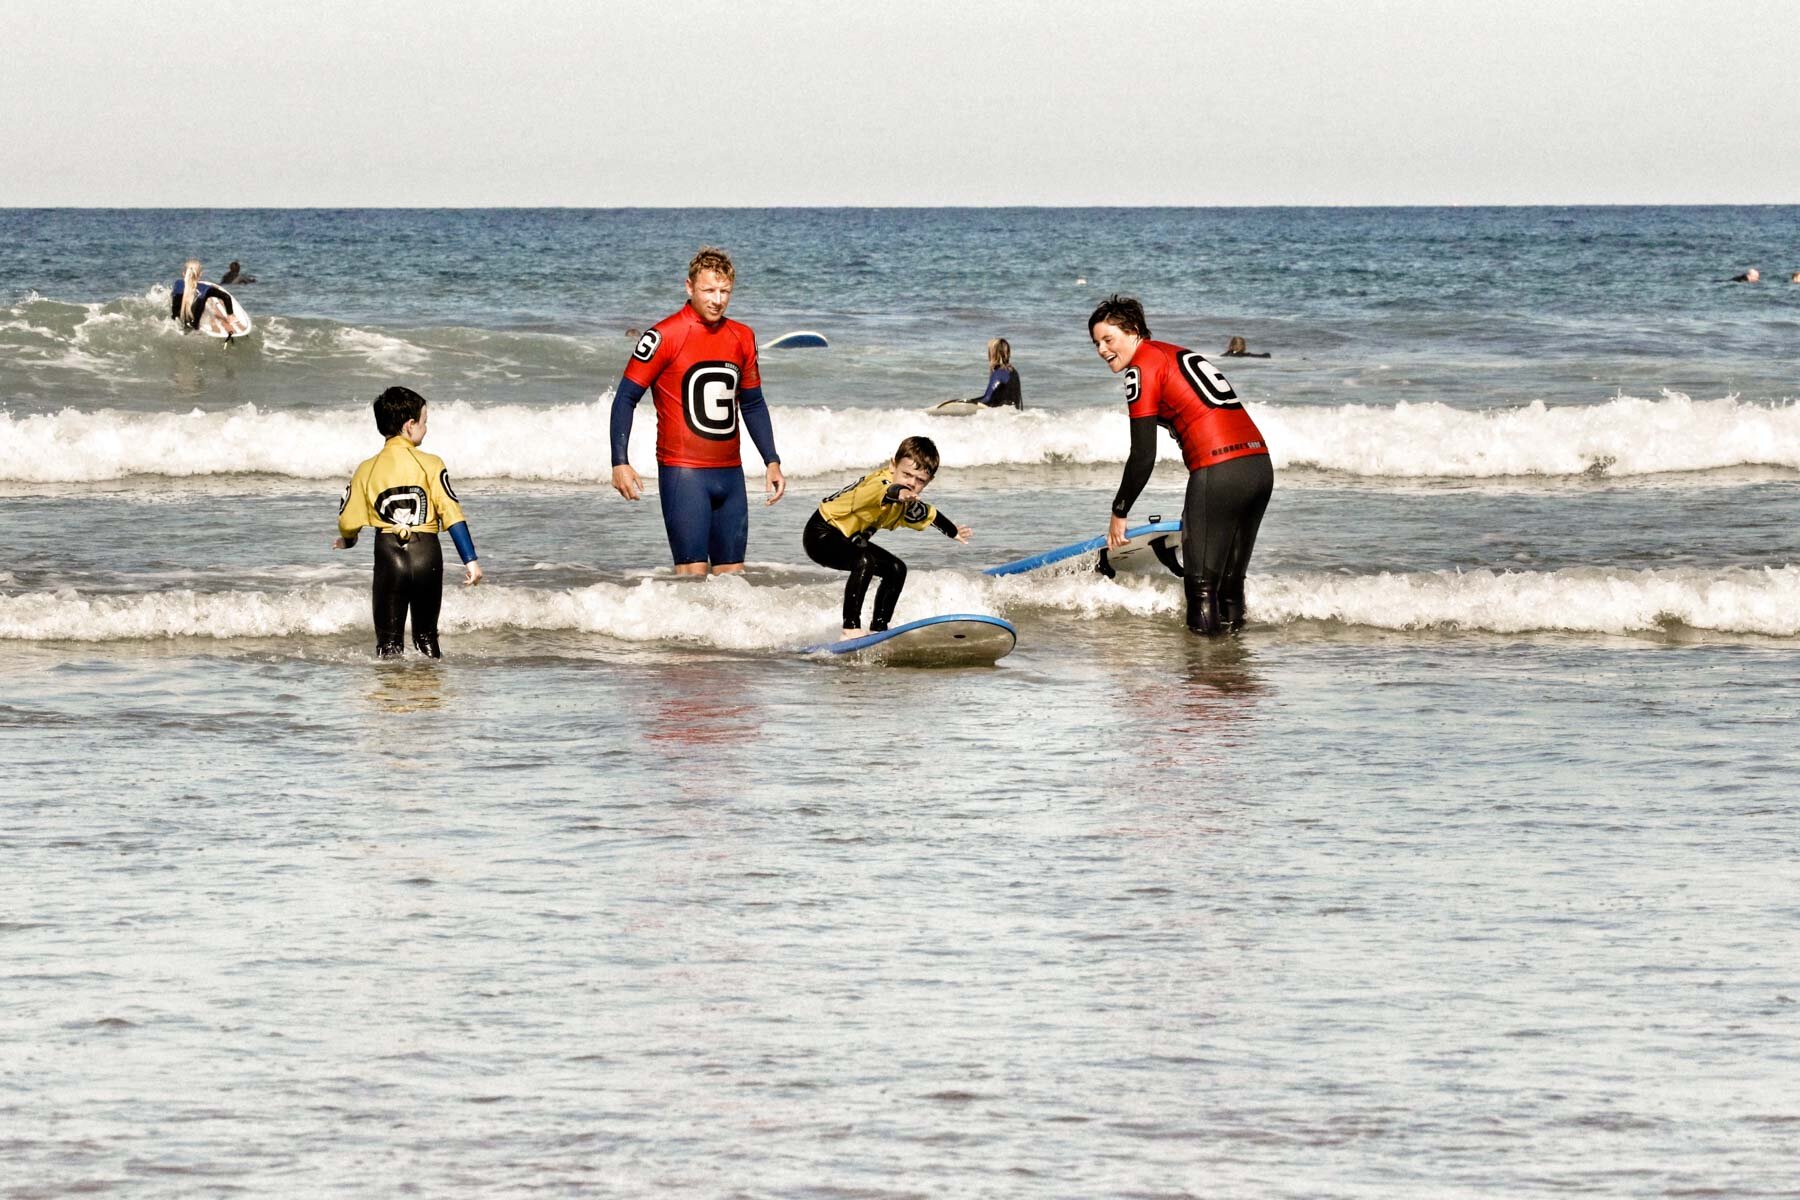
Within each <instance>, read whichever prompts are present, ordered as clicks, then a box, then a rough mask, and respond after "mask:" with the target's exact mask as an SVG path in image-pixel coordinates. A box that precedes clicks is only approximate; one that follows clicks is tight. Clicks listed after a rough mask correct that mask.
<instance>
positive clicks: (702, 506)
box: [656, 463, 750, 566]
mask: <svg viewBox="0 0 1800 1200" xmlns="http://www.w3.org/2000/svg"><path fill="white" fill-rule="evenodd" d="M656 490H657V498H658V499H659V500H660V501H661V502H662V513H663V528H664V529H665V530H667V531H668V535H669V554H670V556H671V557H673V558H674V560H675V563H676V565H677V566H681V565H684V564H687V563H703V562H710V563H713V564H715V565H717V564H719V563H741V562H743V561H744V547H745V545H746V543H747V542H748V541H749V534H750V506H749V503H748V501H747V500H746V498H745V495H744V471H743V468H741V467H673V466H665V465H663V464H660V463H659V464H657V468H656Z"/></svg>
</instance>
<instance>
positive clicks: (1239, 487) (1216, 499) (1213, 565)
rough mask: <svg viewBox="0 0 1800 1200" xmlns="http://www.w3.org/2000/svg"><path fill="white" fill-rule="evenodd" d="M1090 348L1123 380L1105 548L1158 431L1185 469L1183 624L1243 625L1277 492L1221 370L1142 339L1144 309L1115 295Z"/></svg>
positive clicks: (1146, 469) (1146, 475) (1255, 435)
mask: <svg viewBox="0 0 1800 1200" xmlns="http://www.w3.org/2000/svg"><path fill="white" fill-rule="evenodd" d="M1088 336H1089V337H1091V338H1092V339H1093V341H1094V350H1095V351H1096V352H1097V353H1098V354H1099V355H1100V358H1101V361H1103V362H1104V363H1106V365H1107V367H1108V368H1110V369H1111V370H1112V372H1113V373H1114V374H1119V373H1121V372H1123V373H1124V376H1125V404H1126V408H1127V411H1128V412H1129V413H1130V416H1131V455H1130V457H1129V458H1127V459H1126V461H1125V475H1124V478H1123V479H1122V480H1121V481H1120V483H1119V491H1118V494H1117V495H1116V496H1115V497H1114V498H1113V506H1112V522H1111V524H1109V525H1108V526H1107V530H1106V544H1107V545H1108V546H1110V547H1114V548H1116V547H1118V546H1122V545H1124V544H1125V518H1126V517H1127V516H1128V515H1130V513H1131V506H1132V504H1134V503H1135V502H1136V501H1137V498H1138V496H1139V495H1140V494H1141V493H1142V492H1143V490H1144V485H1145V484H1146V483H1148V482H1149V481H1150V473H1151V471H1152V469H1154V467H1155V466H1156V430H1157V427H1158V426H1159V425H1160V426H1162V427H1164V428H1166V429H1167V430H1168V431H1169V432H1170V434H1171V435H1173V436H1174V438H1175V444H1176V445H1178V446H1180V447H1181V456H1182V459H1183V460H1184V461H1185V462H1186V463H1187V468H1188V483H1187V503H1186V505H1185V507H1184V508H1183V509H1182V517H1181V551H1182V554H1181V557H1182V568H1183V583H1184V586H1185V590H1186V593H1187V625H1188V628H1189V629H1191V630H1193V631H1194V632H1195V633H1202V634H1206V635H1208V636H1211V635H1213V634H1219V633H1226V632H1231V631H1235V630H1238V629H1241V628H1243V625H1244V573H1245V571H1246V570H1248V568H1249V566H1250V555H1251V552H1252V551H1254V550H1255V549H1256V533H1257V530H1258V529H1259V528H1260V527H1261V525H1262V518H1263V512H1264V510H1265V509H1267V508H1268V506H1269V495H1270V493H1271V491H1273V489H1274V486H1275V471H1274V467H1273V465H1272V464H1271V463H1270V461H1269V448H1268V445H1267V444H1266V443H1265V442H1264V441H1263V436H1262V433H1261V431H1260V430H1258V429H1257V428H1256V422H1255V421H1252V420H1251V419H1250V414H1249V413H1247V412H1245V411H1244V406H1243V404H1242V403H1241V402H1240V401H1239V400H1238V397H1237V393H1236V392H1235V391H1233V390H1232V387H1231V384H1230V383H1228V382H1226V379H1225V376H1224V375H1223V374H1221V373H1220V371H1219V369H1218V368H1217V367H1215V366H1213V365H1212V364H1211V363H1210V362H1208V361H1206V359H1205V358H1204V357H1202V356H1201V355H1199V354H1196V353H1195V352H1194V351H1192V350H1186V349H1183V348H1182V347H1180V346H1174V345H1171V344H1169V343H1168V342H1156V341H1151V340H1150V325H1149V323H1148V321H1147V320H1146V318H1145V316H1144V306H1143V305H1142V304H1139V303H1138V302H1137V301H1136V300H1134V299H1132V298H1131V297H1129V296H1120V295H1118V294H1116V293H1115V294H1114V295H1113V296H1111V297H1109V298H1108V299H1106V300H1104V301H1102V302H1101V304H1100V306H1099V307H1098V308H1096V309H1095V310H1094V312H1093V315H1092V316H1090V317H1089V318H1088Z"/></svg>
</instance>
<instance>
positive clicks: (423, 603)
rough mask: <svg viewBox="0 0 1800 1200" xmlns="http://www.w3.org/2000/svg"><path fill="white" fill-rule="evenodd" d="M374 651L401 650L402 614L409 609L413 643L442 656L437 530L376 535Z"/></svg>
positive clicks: (424, 651) (441, 582) (441, 576)
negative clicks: (440, 646)
mask: <svg viewBox="0 0 1800 1200" xmlns="http://www.w3.org/2000/svg"><path fill="white" fill-rule="evenodd" d="M374 595H375V653H376V654H377V655H379V656H380V657H382V658H392V657H395V656H397V655H399V654H400V653H402V643H403V642H404V640H405V638H406V614H407V612H408V611H409V610H410V611H411V612H412V630H413V645H415V646H417V647H418V648H419V653H420V654H425V655H429V656H430V657H432V658H442V657H443V655H442V654H441V653H440V652H439V650H438V609H439V608H440V607H441V606H442V605H443V602H444V553H443V550H442V549H441V548H440V547H439V546H438V539H437V534H435V533H415V534H413V535H412V536H410V537H408V538H406V539H404V540H402V539H401V537H400V535H399V534H396V533H377V534H376V535H375V592H374Z"/></svg>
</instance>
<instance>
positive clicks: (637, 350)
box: [625, 325, 681, 388]
mask: <svg viewBox="0 0 1800 1200" xmlns="http://www.w3.org/2000/svg"><path fill="white" fill-rule="evenodd" d="M673 333H674V330H672V329H667V328H665V327H664V326H663V325H657V326H656V327H655V328H653V329H647V330H645V331H644V336H643V337H640V338H639V339H638V340H637V345H635V346H633V347H632V348H631V357H630V358H629V359H628V360H626V363H625V378H627V379H629V380H631V382H633V383H635V384H637V385H638V386H639V387H645V388H647V387H649V386H650V385H651V384H653V383H655V382H656V377H657V376H658V375H661V374H662V373H663V368H665V367H667V366H668V365H669V360H671V359H673V358H674V357H675V353H676V351H678V350H679V349H680V348H681V347H679V346H677V345H676V344H675V342H676V340H677V339H675V338H674V337H672V336H670V335H671V334H673Z"/></svg>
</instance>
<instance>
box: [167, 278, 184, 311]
mask: <svg viewBox="0 0 1800 1200" xmlns="http://www.w3.org/2000/svg"><path fill="white" fill-rule="evenodd" d="M181 292H182V287H181V281H180V280H179V279H177V280H176V281H175V286H174V287H172V288H170V289H169V316H170V318H171V319H173V320H180V319H181Z"/></svg>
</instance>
